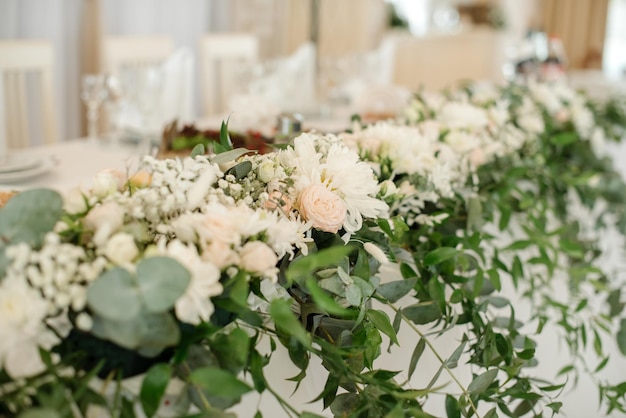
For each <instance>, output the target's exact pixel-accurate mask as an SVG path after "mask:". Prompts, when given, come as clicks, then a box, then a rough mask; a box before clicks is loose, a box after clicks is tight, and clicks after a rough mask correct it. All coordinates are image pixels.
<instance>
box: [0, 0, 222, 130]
mask: <svg viewBox="0 0 626 418" xmlns="http://www.w3.org/2000/svg"><path fill="white" fill-rule="evenodd" d="M230 13H231V12H230V1H229V0H0V39H29V38H30V39H33V38H37V39H47V40H49V41H51V42H52V43H53V45H54V49H55V54H56V57H55V59H56V68H55V77H56V79H55V94H56V97H57V109H58V116H59V119H60V120H59V130H60V132H59V137H60V138H77V137H80V136H81V132H83V131H82V128H81V125H82V123H81V121H82V119H83V113H84V111H83V108H82V105H81V102H80V77H81V74H82V73H83V72H94V71H97V70H98V68H99V67H98V51H99V47H98V38H99V37H100V36H107V35H167V36H170V37H172V39H173V40H174V41H175V43H176V46H187V47H189V48H190V49H191V50H192V51H193V52H194V53H196V51H197V45H198V39H199V38H200V35H201V34H203V33H205V32H213V31H223V30H229V29H230V22H231V20H230V17H231V14H230ZM196 82H197V80H196ZM198 101H199V99H198V98H196V105H197V104H198ZM34 128H36V127H34Z"/></svg>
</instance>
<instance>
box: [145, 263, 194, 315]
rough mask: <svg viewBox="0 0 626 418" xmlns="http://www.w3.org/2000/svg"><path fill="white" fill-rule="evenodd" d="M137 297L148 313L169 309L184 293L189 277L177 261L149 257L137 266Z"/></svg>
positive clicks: (187, 272)
mask: <svg viewBox="0 0 626 418" xmlns="http://www.w3.org/2000/svg"><path fill="white" fill-rule="evenodd" d="M137 281H138V283H139V295H140V297H141V300H142V301H143V305H144V306H145V307H146V308H147V309H148V311H149V312H153V313H159V312H165V311H168V310H169V309H171V308H172V307H173V306H174V304H175V303H176V301H177V300H178V298H179V297H180V296H182V295H183V294H184V293H185V290H186V289H187V286H188V285H189V282H190V281H191V275H190V274H189V271H187V269H186V268H185V267H183V266H182V265H181V264H180V263H179V262H178V261H176V260H174V259H173V258H169V257H149V258H145V259H143V260H141V262H140V263H139V264H138V265H137Z"/></svg>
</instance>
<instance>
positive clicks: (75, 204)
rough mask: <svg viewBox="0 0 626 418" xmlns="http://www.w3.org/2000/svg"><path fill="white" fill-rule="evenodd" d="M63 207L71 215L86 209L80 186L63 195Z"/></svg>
mask: <svg viewBox="0 0 626 418" xmlns="http://www.w3.org/2000/svg"><path fill="white" fill-rule="evenodd" d="M63 209H65V211H66V212H67V213H69V214H72V215H74V214H78V213H83V212H86V211H87V201H86V198H85V194H84V193H83V191H82V190H81V189H80V188H78V187H77V188H74V189H72V190H70V191H69V192H67V193H66V194H65V195H64V196H63Z"/></svg>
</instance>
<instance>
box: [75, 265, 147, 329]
mask: <svg viewBox="0 0 626 418" xmlns="http://www.w3.org/2000/svg"><path fill="white" fill-rule="evenodd" d="M87 304H88V305H89V307H90V308H91V309H92V310H93V311H94V312H95V313H96V314H97V315H99V316H101V317H103V318H105V319H108V320H112V321H124V320H127V319H132V318H134V317H136V316H137V315H138V314H139V312H140V311H141V300H140V297H139V288H138V287H137V285H136V281H135V279H134V278H133V277H132V275H131V274H130V273H129V272H128V270H125V269H123V268H119V267H116V268H112V269H111V270H108V271H105V272H104V273H103V274H102V275H100V277H98V278H97V279H96V280H95V281H94V282H93V283H91V285H89V287H88V288H87Z"/></svg>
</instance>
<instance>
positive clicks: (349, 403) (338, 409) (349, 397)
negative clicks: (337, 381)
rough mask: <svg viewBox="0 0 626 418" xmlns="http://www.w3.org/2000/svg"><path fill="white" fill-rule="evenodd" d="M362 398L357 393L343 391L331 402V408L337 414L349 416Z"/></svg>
mask: <svg viewBox="0 0 626 418" xmlns="http://www.w3.org/2000/svg"><path fill="white" fill-rule="evenodd" d="M360 398H361V397H360V395H358V394H356V393H342V394H340V395H337V397H336V398H335V399H334V400H333V402H332V403H331V404H330V410H331V412H332V413H333V414H334V415H335V416H349V415H350V414H352V413H354V412H355V411H356V410H357V408H358V406H359V402H360Z"/></svg>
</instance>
